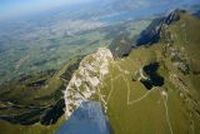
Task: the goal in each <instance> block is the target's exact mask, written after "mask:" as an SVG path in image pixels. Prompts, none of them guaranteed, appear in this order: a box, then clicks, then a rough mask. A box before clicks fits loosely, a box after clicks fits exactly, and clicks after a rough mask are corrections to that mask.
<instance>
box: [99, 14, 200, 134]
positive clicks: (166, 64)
mask: <svg viewBox="0 0 200 134" xmlns="http://www.w3.org/2000/svg"><path fill="white" fill-rule="evenodd" d="M180 23H186V26H185V27H186V29H183V28H182V27H181V24H180ZM197 29H200V20H197V18H194V17H192V16H189V15H187V14H182V15H181V20H180V21H178V22H176V23H175V24H172V26H170V27H169V30H170V32H171V33H173V34H176V39H175V40H174V41H175V42H174V46H175V47H184V50H185V51H184V53H185V54H187V57H188V59H189V60H191V59H195V60H199V59H198V58H199V54H200V52H199V49H200V48H199V47H200V46H199V45H198V44H199V39H200V38H199V36H200V32H199V30H197ZM183 30H185V31H183ZM183 34H187V35H186V37H187V38H188V42H187V44H186V43H185V41H184V39H185V38H184V37H183V36H185V35H183ZM163 45H165V44H164V43H163V42H162V41H161V42H160V43H158V44H156V45H153V46H151V47H148V48H138V49H136V50H133V51H132V53H131V54H130V55H129V56H128V57H127V58H124V59H118V60H116V61H115V62H114V63H112V64H111V66H110V73H109V75H108V76H107V78H106V79H105V82H103V86H102V87H101V93H102V94H104V95H105V96H106V97H105V100H107V103H108V104H107V106H108V117H109V119H110V123H111V126H112V128H113V131H114V132H115V134H134V133H140V134H141V133H148V134H151V133H152V134H155V133H174V134H176V133H182V134H184V133H193V132H194V133H199V132H200V131H199V130H200V125H199V124H200V120H199V119H200V116H199V114H198V112H197V111H198V110H197V109H199V108H200V105H199V104H200V103H199V94H196V93H197V90H194V89H195V88H194V87H193V86H195V87H199V75H197V76H196V75H195V76H194V75H193V74H189V75H187V76H184V75H182V74H181V73H180V71H178V70H177V69H176V68H175V67H174V66H173V63H172V62H171V60H170V59H169V58H168V57H164V56H163V54H162V49H163ZM153 61H158V62H160V68H159V70H158V71H159V73H160V75H161V76H163V77H164V78H165V84H164V86H163V87H161V88H156V89H153V90H151V91H148V90H146V89H145V87H144V86H143V85H141V83H140V82H133V81H132V80H131V78H132V75H133V74H134V72H135V71H137V70H138V69H139V68H140V67H142V66H144V65H146V64H149V63H150V62H153ZM191 64H192V63H191ZM196 66H197V65H196ZM197 67H199V66H197ZM171 74H176V75H177V76H178V77H180V78H181V79H183V81H184V82H185V83H186V84H187V88H188V89H189V90H190V93H191V96H189V97H188V95H187V93H185V92H184V91H182V89H181V87H177V85H180V81H178V82H177V83H175V82H174V81H173V80H171V78H170V76H171ZM193 83H195V84H193ZM162 91H165V92H166V93H167V96H168V97H166V96H165V95H162ZM148 92H149V93H148ZM198 92H199V91H198ZM145 94H147V95H146V96H145V97H143V96H144V95H145ZM128 96H129V97H128ZM182 96H184V97H182ZM141 97H142V98H141ZM138 98H141V100H140V101H137V99H138ZM134 100H135V102H134ZM194 100H195V101H196V104H195V105H194Z"/></svg>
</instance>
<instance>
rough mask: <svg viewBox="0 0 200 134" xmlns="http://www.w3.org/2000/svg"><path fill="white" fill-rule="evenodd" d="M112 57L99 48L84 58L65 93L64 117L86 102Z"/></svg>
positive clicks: (93, 93) (92, 93) (95, 89)
mask: <svg viewBox="0 0 200 134" xmlns="http://www.w3.org/2000/svg"><path fill="white" fill-rule="evenodd" d="M112 60H113V55H112V53H111V52H110V50H109V49H107V48H99V49H98V50H97V52H96V53H93V54H91V55H88V56H86V57H85V58H84V59H83V60H82V61H81V63H80V66H79V68H78V70H77V71H76V72H75V73H74V74H73V77H72V79H71V80H70V82H69V84H68V86H67V88H66V90H65V92H64V99H65V106H66V111H65V114H66V117H67V118H68V117H70V116H71V115H72V113H73V112H74V110H76V109H77V108H78V107H79V106H80V105H81V103H82V102H86V101H88V100H89V99H90V98H91V97H92V96H93V95H95V93H97V89H98V86H99V85H100V84H101V81H102V80H103V78H104V76H105V75H106V74H107V73H108V72H109V62H110V61H112Z"/></svg>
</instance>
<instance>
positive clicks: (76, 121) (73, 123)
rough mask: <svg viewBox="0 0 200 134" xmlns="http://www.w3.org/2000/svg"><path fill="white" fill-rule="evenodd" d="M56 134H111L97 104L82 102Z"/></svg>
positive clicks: (99, 105) (100, 107) (101, 110)
mask: <svg viewBox="0 0 200 134" xmlns="http://www.w3.org/2000/svg"><path fill="white" fill-rule="evenodd" d="M56 134H111V133H110V127H109V124H108V122H107V118H106V116H105V114H104V112H103V109H102V106H101V104H100V103H98V102H84V103H83V104H82V105H81V106H80V107H79V108H78V109H77V110H76V111H75V112H74V113H73V114H72V116H71V118H70V119H69V120H68V121H66V122H65V123H64V125H63V126H61V127H60V128H59V130H58V131H57V133H56Z"/></svg>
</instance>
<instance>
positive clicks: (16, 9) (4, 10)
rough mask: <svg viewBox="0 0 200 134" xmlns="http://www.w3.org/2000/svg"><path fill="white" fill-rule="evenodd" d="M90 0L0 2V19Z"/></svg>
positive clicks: (9, 0) (7, 0)
mask: <svg viewBox="0 0 200 134" xmlns="http://www.w3.org/2000/svg"><path fill="white" fill-rule="evenodd" d="M88 1H92V0H0V18H1V19H2V18H7V17H12V16H16V15H23V14H27V13H31V12H35V11H37V12H38V11H42V10H47V9H50V8H53V7H57V6H61V5H65V4H76V3H82V2H88Z"/></svg>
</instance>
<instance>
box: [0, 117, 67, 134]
mask: <svg viewBox="0 0 200 134" xmlns="http://www.w3.org/2000/svg"><path fill="white" fill-rule="evenodd" d="M64 121H65V120H64V116H63V117H62V118H60V119H59V121H58V122H57V123H56V124H54V125H51V126H43V125H41V124H39V123H38V124H35V125H31V126H22V125H13V124H10V123H8V122H4V121H0V130H1V132H3V134H54V133H55V132H56V131H57V129H58V128H59V127H60V126H61V125H62V124H63V123H64Z"/></svg>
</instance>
